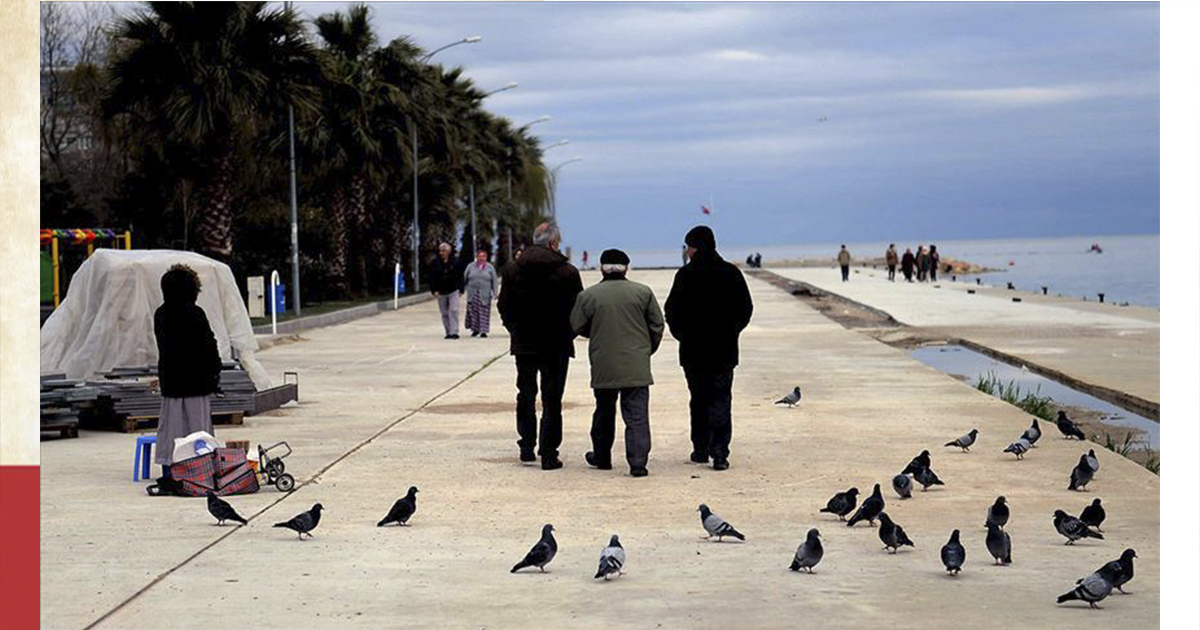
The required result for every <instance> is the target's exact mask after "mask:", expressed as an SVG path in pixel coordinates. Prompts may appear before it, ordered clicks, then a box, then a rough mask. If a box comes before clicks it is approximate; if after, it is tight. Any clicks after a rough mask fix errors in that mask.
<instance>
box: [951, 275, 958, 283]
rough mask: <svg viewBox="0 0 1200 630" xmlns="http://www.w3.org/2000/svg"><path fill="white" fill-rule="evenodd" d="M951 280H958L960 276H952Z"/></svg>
mask: <svg viewBox="0 0 1200 630" xmlns="http://www.w3.org/2000/svg"><path fill="white" fill-rule="evenodd" d="M950 282H958V276H950Z"/></svg>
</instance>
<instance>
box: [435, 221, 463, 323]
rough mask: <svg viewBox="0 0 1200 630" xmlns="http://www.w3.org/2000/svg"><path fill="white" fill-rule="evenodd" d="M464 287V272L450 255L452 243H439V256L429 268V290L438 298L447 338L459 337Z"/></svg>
mask: <svg viewBox="0 0 1200 630" xmlns="http://www.w3.org/2000/svg"><path fill="white" fill-rule="evenodd" d="M461 287H462V272H461V271H459V270H458V266H457V265H456V264H455V261H454V259H453V258H452V257H451V256H450V244H449V243H442V244H441V245H438V257H437V258H435V259H434V261H433V265H432V266H430V268H429V291H430V292H432V293H433V297H434V298H436V299H437V304H438V310H439V311H441V313H442V328H445V329H446V339H458V291H459V289H460V288H461Z"/></svg>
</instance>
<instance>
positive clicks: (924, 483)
mask: <svg viewBox="0 0 1200 630" xmlns="http://www.w3.org/2000/svg"><path fill="white" fill-rule="evenodd" d="M913 479H916V480H917V483H919V484H921V492H924V491H926V490H928V489H929V486H944V485H946V484H945V483H943V482H942V480H941V479H938V476H937V474H936V473H934V472H933V470H932V469H931V468H929V467H928V466H926V467H924V468H921V469H919V470H917V471H916V472H915V473H913Z"/></svg>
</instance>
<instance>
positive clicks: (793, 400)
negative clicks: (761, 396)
mask: <svg viewBox="0 0 1200 630" xmlns="http://www.w3.org/2000/svg"><path fill="white" fill-rule="evenodd" d="M799 402H800V387H799V386H796V388H795V389H793V390H792V393H790V394H788V395H787V396H784V397H783V398H780V399H779V400H776V401H775V404H776V405H783V404H786V405H787V406H788V407H795V406H796V405H797V404H799Z"/></svg>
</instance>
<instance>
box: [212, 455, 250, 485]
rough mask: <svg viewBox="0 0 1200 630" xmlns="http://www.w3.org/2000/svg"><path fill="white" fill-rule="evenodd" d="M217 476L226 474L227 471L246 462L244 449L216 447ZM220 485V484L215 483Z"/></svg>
mask: <svg viewBox="0 0 1200 630" xmlns="http://www.w3.org/2000/svg"><path fill="white" fill-rule="evenodd" d="M216 452H217V476H218V477H220V476H222V475H226V474H228V473H229V471H231V470H234V469H235V468H238V467H240V466H241V465H243V464H245V463H246V451H245V450H243V449H240V448H218V449H217V451H216ZM217 485H218V486H220V485H221V484H219V483H218V484H217Z"/></svg>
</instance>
